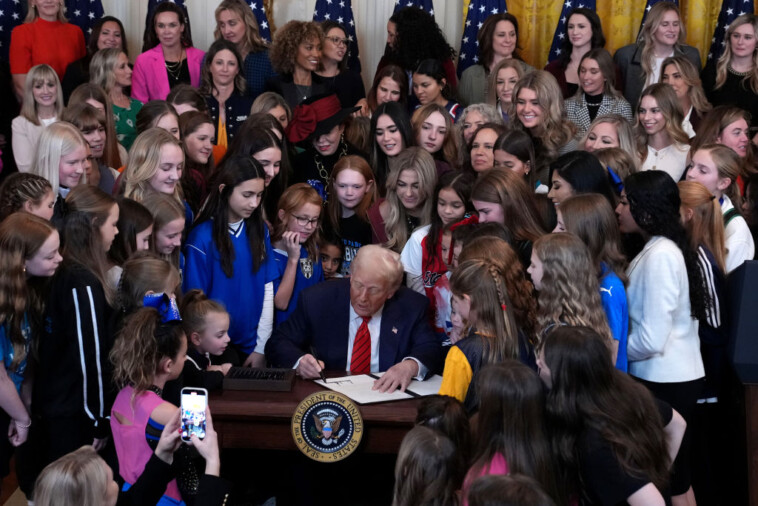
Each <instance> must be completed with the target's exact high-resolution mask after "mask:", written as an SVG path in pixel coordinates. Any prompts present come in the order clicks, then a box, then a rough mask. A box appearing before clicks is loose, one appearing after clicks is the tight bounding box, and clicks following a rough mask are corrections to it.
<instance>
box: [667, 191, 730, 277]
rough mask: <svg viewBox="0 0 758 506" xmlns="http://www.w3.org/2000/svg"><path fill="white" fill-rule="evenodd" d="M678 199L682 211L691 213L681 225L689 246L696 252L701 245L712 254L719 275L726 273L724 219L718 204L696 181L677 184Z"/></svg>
mask: <svg viewBox="0 0 758 506" xmlns="http://www.w3.org/2000/svg"><path fill="white" fill-rule="evenodd" d="M677 186H678V187H679V198H680V199H681V200H682V208H686V209H690V210H691V211H692V218H691V219H689V220H687V221H686V222H685V223H684V229H685V230H686V231H687V237H688V238H689V240H690V246H691V247H692V249H693V250H695V251H697V249H698V248H699V247H700V246H705V248H707V249H708V251H710V252H711V254H713V258H714V259H715V260H716V265H718V267H719V269H721V272H724V273H725V272H726V245H725V238H724V236H725V232H724V217H723V216H722V214H721V205H720V204H719V201H718V199H716V198H715V197H714V196H713V195H711V192H709V191H708V188H706V187H705V186H703V185H702V184H701V183H698V182H697V181H679V182H678V183H677Z"/></svg>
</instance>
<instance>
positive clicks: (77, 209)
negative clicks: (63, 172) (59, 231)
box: [62, 184, 118, 306]
mask: <svg viewBox="0 0 758 506" xmlns="http://www.w3.org/2000/svg"><path fill="white" fill-rule="evenodd" d="M66 205H67V206H68V211H69V212H68V214H67V215H66V220H65V224H64V227H63V229H64V233H63V237H64V240H63V243H64V245H63V253H62V254H63V263H64V265H71V264H77V265H80V266H81V267H83V268H85V269H86V270H88V271H90V272H91V273H92V274H93V275H94V276H95V277H96V278H97V280H98V281H99V282H100V284H101V285H102V286H103V291H104V292H105V298H106V300H107V301H108V304H110V305H111V306H112V305H113V304H114V302H115V299H116V294H115V290H114V289H113V287H112V286H111V285H110V283H108V275H107V274H108V269H109V262H108V255H107V252H106V251H105V248H104V247H103V240H102V237H101V235H100V227H101V226H102V224H103V223H105V221H106V220H107V219H108V215H109V213H110V211H111V209H113V207H114V206H115V207H116V208H117V209H118V204H116V199H114V198H113V197H111V196H110V195H108V194H107V193H105V192H104V191H102V190H101V189H99V188H97V187H95V186H91V185H88V184H80V185H78V186H76V187H74V188H73V189H72V190H71V191H70V192H69V194H68V196H67V197H66Z"/></svg>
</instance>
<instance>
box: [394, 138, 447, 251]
mask: <svg viewBox="0 0 758 506" xmlns="http://www.w3.org/2000/svg"><path fill="white" fill-rule="evenodd" d="M406 170H409V171H412V172H415V173H416V175H417V176H418V184H419V198H420V199H421V202H423V204H422V208H421V214H420V225H419V226H424V225H428V224H429V223H431V220H432V211H433V209H432V201H433V200H434V199H433V196H434V186H435V185H436V184H437V168H436V166H435V164H434V158H432V155H431V154H429V152H427V151H426V150H425V149H423V148H419V147H415V146H414V147H410V148H406V149H404V150H403V151H402V152H400V154H398V155H397V156H396V157H395V158H393V159H392V160H391V161H390V173H389V174H388V175H387V203H388V204H389V214H388V216H387V219H386V220H385V221H384V228H385V230H386V232H387V243H386V244H385V246H386V247H387V248H389V249H391V250H395V251H402V249H403V247H404V246H405V243H406V242H407V241H408V227H407V224H406V221H407V220H406V218H407V213H406V211H405V207H403V204H402V203H401V202H400V199H399V198H398V196H397V182H398V180H399V179H400V174H401V173H402V172H403V171H406Z"/></svg>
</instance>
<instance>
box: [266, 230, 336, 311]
mask: <svg viewBox="0 0 758 506" xmlns="http://www.w3.org/2000/svg"><path fill="white" fill-rule="evenodd" d="M288 259H289V257H288V256H287V253H286V252H285V251H282V250H280V249H275V250H274V264H275V265H276V271H277V276H276V279H275V280H274V293H276V292H277V291H278V290H279V284H280V283H281V282H282V276H284V270H285V269H286V268H287V260H288ZM323 280H324V271H323V269H321V260H320V259H319V258H317V259H316V260H315V261H313V260H311V259H310V258H308V250H306V249H305V247H303V246H302V245H301V246H300V262H299V263H298V267H297V274H296V275H295V286H294V287H293V288H292V297H290V303H289V305H288V306H287V309H285V310H279V309H276V310H275V315H276V318H275V322H276V325H279V324H280V323H282V322H284V321H285V320H286V319H287V318H289V315H290V314H291V313H292V312H293V311H294V310H295V307H297V297H298V295H300V292H301V291H302V290H303V289H305V288H308V287H309V286H313V285H315V284H316V283H320V282H321V281H323Z"/></svg>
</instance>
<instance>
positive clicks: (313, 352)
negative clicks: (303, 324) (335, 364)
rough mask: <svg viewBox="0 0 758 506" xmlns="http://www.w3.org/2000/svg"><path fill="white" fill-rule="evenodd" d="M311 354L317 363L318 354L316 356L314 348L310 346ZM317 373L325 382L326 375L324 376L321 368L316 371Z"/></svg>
mask: <svg viewBox="0 0 758 506" xmlns="http://www.w3.org/2000/svg"><path fill="white" fill-rule="evenodd" d="M311 355H313V358H315V359H316V363H317V364H318V356H316V350H315V349H314V348H313V346H311ZM318 375H319V376H320V377H321V381H323V382H324V383H326V376H324V369H323V368H322V369H321V370H320V371H319V372H318Z"/></svg>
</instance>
